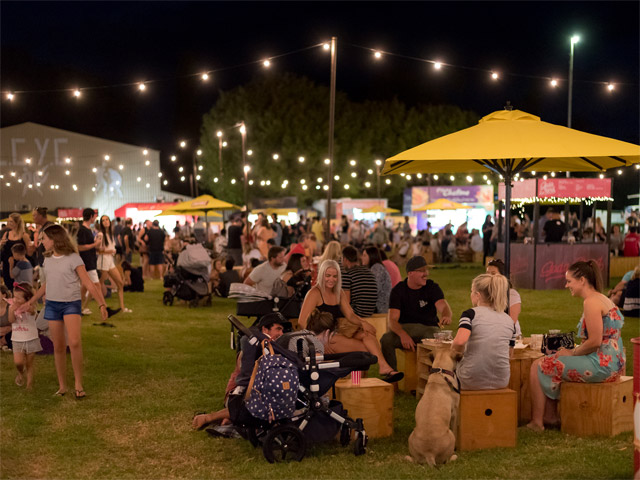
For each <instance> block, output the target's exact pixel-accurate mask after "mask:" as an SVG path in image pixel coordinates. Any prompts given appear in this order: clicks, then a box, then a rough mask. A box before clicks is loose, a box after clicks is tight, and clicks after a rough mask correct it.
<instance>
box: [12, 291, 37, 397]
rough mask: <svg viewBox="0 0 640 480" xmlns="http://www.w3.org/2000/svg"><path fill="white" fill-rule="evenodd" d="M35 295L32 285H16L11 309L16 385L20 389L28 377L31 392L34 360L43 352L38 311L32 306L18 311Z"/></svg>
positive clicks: (28, 388)
mask: <svg viewBox="0 0 640 480" xmlns="http://www.w3.org/2000/svg"><path fill="white" fill-rule="evenodd" d="M33 293H34V292H33V287H32V286H31V284H30V283H26V282H23V283H14V284H13V301H12V302H11V306H10V307H9V322H10V323H11V340H12V342H13V363H15V365H16V368H17V369H18V375H17V376H16V385H18V386H19V387H21V386H22V385H24V382H25V377H26V381H27V390H31V388H32V387H33V360H34V358H35V355H36V352H39V351H40V350H42V346H41V345H40V338H39V337H38V328H37V327H36V309H35V308H34V307H33V305H30V306H29V308H28V309H26V310H25V311H23V312H21V313H17V312H16V310H18V308H20V307H21V306H23V305H25V304H26V303H27V302H28V301H29V300H31V298H32V297H33Z"/></svg>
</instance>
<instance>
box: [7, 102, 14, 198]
mask: <svg viewBox="0 0 640 480" xmlns="http://www.w3.org/2000/svg"><path fill="white" fill-rule="evenodd" d="M14 97H15V95H14V94H13V93H11V92H9V93H7V100H9V101H11V100H13V99H14ZM9 185H10V184H7V187H8V186H9Z"/></svg>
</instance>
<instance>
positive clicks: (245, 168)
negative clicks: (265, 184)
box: [243, 165, 251, 173]
mask: <svg viewBox="0 0 640 480" xmlns="http://www.w3.org/2000/svg"><path fill="white" fill-rule="evenodd" d="M243 170H244V173H249V172H250V171H251V167H250V166H249V165H245V166H244V168H243Z"/></svg>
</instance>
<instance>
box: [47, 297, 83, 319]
mask: <svg viewBox="0 0 640 480" xmlns="http://www.w3.org/2000/svg"><path fill="white" fill-rule="evenodd" d="M65 315H82V300H74V301H73V302H56V301H54V300H47V303H45V305H44V319H45V320H60V321H62V320H64V316H65Z"/></svg>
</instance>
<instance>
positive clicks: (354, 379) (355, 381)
mask: <svg viewBox="0 0 640 480" xmlns="http://www.w3.org/2000/svg"><path fill="white" fill-rule="evenodd" d="M361 375H362V372H361V371H360V370H355V371H353V372H351V384H352V385H360V376H361Z"/></svg>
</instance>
